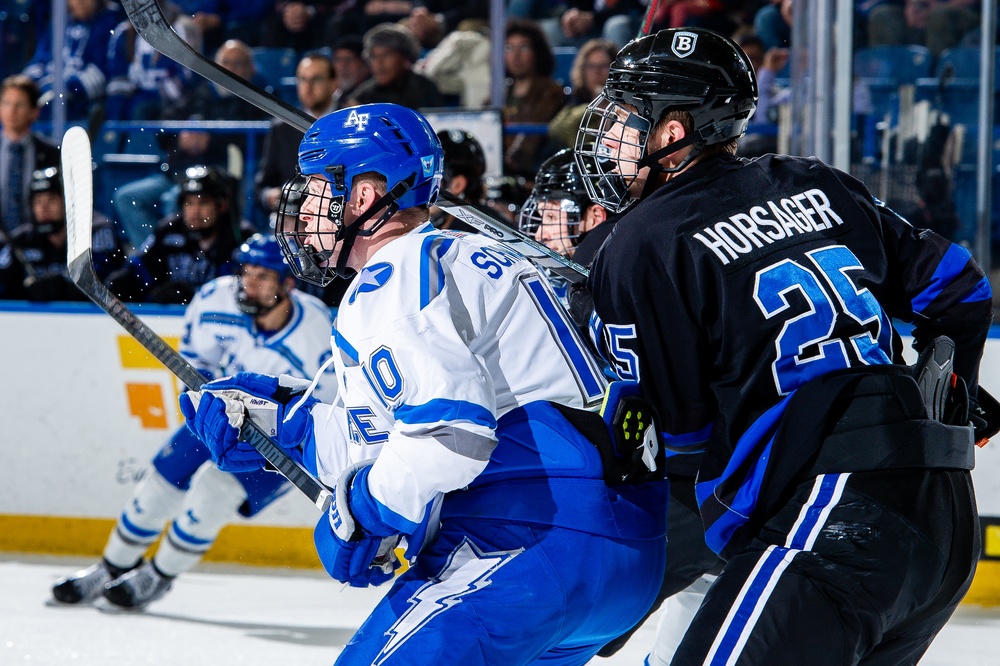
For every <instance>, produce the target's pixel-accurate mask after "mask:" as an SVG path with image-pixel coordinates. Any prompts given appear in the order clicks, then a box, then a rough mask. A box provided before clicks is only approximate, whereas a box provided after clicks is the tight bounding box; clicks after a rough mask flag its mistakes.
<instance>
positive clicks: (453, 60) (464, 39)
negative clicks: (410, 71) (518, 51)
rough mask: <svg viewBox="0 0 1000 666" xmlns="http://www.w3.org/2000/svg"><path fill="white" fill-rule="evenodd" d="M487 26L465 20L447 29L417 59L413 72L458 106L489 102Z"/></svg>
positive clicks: (474, 106) (471, 20)
mask: <svg viewBox="0 0 1000 666" xmlns="http://www.w3.org/2000/svg"><path fill="white" fill-rule="evenodd" d="M488 33H489V26H488V25H485V26H484V25H483V24H482V22H481V21H480V20H478V19H468V20H467V21H463V22H462V23H460V24H459V26H458V28H456V29H455V30H453V31H452V32H449V33H448V34H447V35H446V36H445V38H444V39H442V40H441V43H439V44H438V45H437V46H435V47H434V48H433V49H431V50H430V51H428V52H427V54H426V55H425V56H424V57H423V58H421V59H420V60H419V61H417V64H416V65H414V71H416V72H418V73H420V74H423V75H424V76H426V77H427V78H429V79H430V80H431V81H433V82H434V84H435V85H436V86H437V87H438V90H440V91H441V93H442V94H444V95H445V96H450V97H452V98H457V100H458V105H459V106H462V107H466V108H480V107H483V106H486V105H488V104H489V103H490V79H491V76H490V58H491V53H490V39H489V37H488V36H487V35H488Z"/></svg>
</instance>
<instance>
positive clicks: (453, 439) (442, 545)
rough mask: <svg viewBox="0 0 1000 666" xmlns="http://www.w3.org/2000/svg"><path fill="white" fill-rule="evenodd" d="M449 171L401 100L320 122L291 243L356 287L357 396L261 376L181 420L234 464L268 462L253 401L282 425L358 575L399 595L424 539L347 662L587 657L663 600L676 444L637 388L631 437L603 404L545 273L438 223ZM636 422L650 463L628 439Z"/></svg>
mask: <svg viewBox="0 0 1000 666" xmlns="http://www.w3.org/2000/svg"><path fill="white" fill-rule="evenodd" d="M442 159H443V151H442V147H441V142H440V141H439V139H438V138H437V137H436V136H435V134H434V131H433V129H432V128H431V127H430V125H429V123H428V122H427V120H426V119H425V118H423V117H422V116H421V115H419V114H418V113H417V112H415V111H412V110H410V109H407V108H404V107H401V106H397V105H394V104H370V105H362V106H357V107H353V108H349V109H343V110H339V111H335V112H333V113H331V114H329V115H327V116H325V117H323V118H321V119H319V120H317V121H316V122H315V123H314V124H313V126H312V127H311V128H310V129H309V130H308V131H307V132H306V134H305V137H304V138H303V140H302V143H301V144H300V146H299V171H300V175H299V176H297V177H296V178H294V179H293V180H291V181H289V183H287V184H286V186H285V188H284V192H283V194H282V200H281V203H280V205H279V217H278V220H279V222H278V227H277V231H278V236H279V240H280V242H281V243H282V247H283V248H284V250H285V256H286V257H287V258H288V260H289V263H290V264H291V265H292V266H293V269H294V270H295V271H296V273H297V274H298V275H300V276H301V277H302V278H303V279H307V280H314V281H316V282H317V283H319V284H324V283H326V282H329V281H330V280H332V279H333V277H334V276H335V275H352V274H353V275H354V279H353V282H352V283H351V285H350V286H349V288H348V290H347V293H346V294H345V296H344V299H343V300H342V301H341V304H340V309H339V311H338V315H337V322H336V329H337V333H336V339H335V348H334V357H333V359H334V365H335V367H336V374H337V379H338V389H339V396H338V402H337V403H336V404H334V405H331V404H324V403H322V402H318V401H316V399H315V398H312V397H311V396H308V395H307V394H303V395H302V396H299V397H298V398H295V399H288V397H287V391H286V390H284V388H283V384H284V382H282V381H280V380H279V379H277V378H274V377H270V376H266V375H258V374H252V373H241V374H238V375H236V376H235V377H232V378H227V379H222V380H219V381H217V382H212V383H210V384H208V385H206V386H205V387H203V390H202V391H200V392H189V393H185V394H183V395H182V396H181V407H182V410H183V411H184V413H185V415H186V416H187V417H188V423H189V424H190V425H191V427H192V428H193V429H194V430H195V431H196V432H197V433H198V434H199V436H200V437H202V438H203V439H204V440H205V441H206V443H207V444H208V445H209V448H210V449H212V455H213V458H214V459H215V460H216V461H217V462H218V463H219V465H220V467H221V468H222V469H233V468H240V467H242V466H244V465H249V464H255V465H257V466H260V465H263V464H264V461H263V459H261V457H260V455H259V454H258V453H256V451H255V450H253V449H252V448H251V447H249V446H248V445H247V444H245V443H242V442H239V441H238V440H237V430H236V429H235V428H238V427H239V424H241V423H242V419H243V413H244V407H246V408H247V410H248V411H249V414H250V417H251V418H254V417H255V416H256V417H258V418H260V417H261V416H263V417H268V415H273V414H274V413H275V412H274V410H277V421H278V422H279V423H280V424H281V425H280V426H279V427H278V431H277V436H276V439H277V441H278V443H279V444H280V445H281V446H282V447H284V448H286V449H287V450H288V451H289V452H291V453H292V454H293V455H298V456H301V458H302V460H303V463H304V464H305V465H306V466H307V467H308V468H309V469H311V470H313V471H315V473H316V474H317V475H318V476H319V478H320V479H321V480H323V481H324V482H325V483H326V484H328V485H329V486H330V487H332V488H334V490H335V492H334V497H335V500H334V502H333V504H332V506H331V508H330V511H329V515H324V516H322V517H321V519H320V521H319V523H318V524H317V526H316V531H315V540H316V547H317V552H318V553H319V556H320V559H321V560H322V561H323V563H324V565H325V567H326V569H327V571H328V572H329V573H330V574H331V576H333V577H334V578H335V579H337V580H340V581H344V582H347V583H350V584H351V585H356V586H367V585H370V584H379V583H383V582H386V581H388V580H389V579H391V578H392V571H393V566H394V565H393V558H391V557H386V554H387V553H389V552H390V551H391V549H392V547H393V546H394V545H395V544H396V543H397V541H400V540H401V539H403V540H405V543H406V557H407V558H408V559H410V561H411V566H410V567H409V568H408V569H407V570H406V571H405V572H404V573H402V574H401V575H400V576H399V577H398V578H396V579H395V580H394V582H393V583H392V586H391V588H390V589H389V590H388V592H387V594H386V596H385V597H384V598H383V599H382V601H381V602H380V603H379V604H378V606H377V607H376V608H375V609H374V611H373V612H372V613H371V615H370V616H369V617H368V619H367V620H366V621H365V622H364V623H363V624H362V626H361V627H360V628H359V629H358V631H357V633H356V634H355V635H354V637H353V638H352V639H351V640H350V641H349V642H348V644H347V645H346V646H345V648H344V650H343V652H342V653H341V655H340V657H339V659H338V661H337V663H338V664H372V663H380V664H414V663H433V664H527V663H535V662H545V663H548V664H583V663H586V662H587V661H588V660H590V658H591V657H592V656H593V655H594V654H595V653H596V652H597V650H598V649H599V648H600V647H601V646H602V645H603V644H604V643H605V642H607V641H608V640H609V639H610V638H611V637H613V636H616V635H618V634H619V633H621V632H623V631H625V630H626V629H628V628H629V627H631V626H632V625H633V624H635V623H636V622H637V621H638V620H639V619H640V618H641V617H642V616H643V614H644V613H645V611H646V609H647V608H648V607H649V605H650V603H651V602H652V600H653V598H654V596H655V592H656V587H657V585H658V582H659V578H660V572H661V571H662V569H663V560H664V551H665V542H664V539H663V534H664V528H665V526H664V513H665V511H664V506H665V493H666V487H665V486H666V483H665V481H664V480H663V478H662V459H663V458H662V451H659V450H658V444H657V441H656V439H655V438H654V437H652V434H653V433H654V432H655V428H654V426H653V425H652V422H651V420H650V416H649V412H648V410H641V409H638V408H639V407H640V406H639V405H636V404H635V403H631V402H629V401H630V400H631V398H630V397H628V396H627V395H622V396H620V400H616V399H615V395H611V394H609V404H610V405H612V406H613V405H619V406H622V407H624V409H623V411H624V412H627V413H628V414H629V416H630V418H629V419H628V420H627V421H626V422H624V423H623V422H622V421H623V418H619V419H617V420H616V419H613V418H608V417H607V415H608V414H611V413H613V412H614V411H616V410H613V409H610V408H609V409H606V410H605V412H604V413H605V415H606V417H605V418H602V417H601V415H600V414H599V413H598V412H597V407H598V406H599V405H600V404H601V402H602V399H603V398H604V395H605V389H606V383H605V380H604V378H603V376H602V375H601V372H600V368H599V366H598V364H597V362H596V360H595V359H593V358H592V357H590V356H589V355H588V353H587V351H586V348H585V345H584V342H583V340H582V339H581V337H580V336H579V335H578V334H577V333H576V331H575V329H574V328H573V325H572V322H571V321H570V320H569V317H568V314H567V313H566V312H565V311H564V310H562V309H561V308H560V307H559V305H558V303H557V301H556V298H555V295H554V294H553V293H552V291H551V289H550V288H549V287H548V284H547V282H546V280H545V278H544V277H543V276H542V275H541V274H540V273H539V272H538V271H537V270H536V268H535V267H534V266H533V265H532V264H531V263H529V262H528V261H527V260H525V259H524V258H523V257H521V256H520V255H518V254H517V253H515V252H513V251H512V250H510V249H509V248H507V247H506V246H504V245H502V244H500V243H498V242H496V241H493V240H492V239H488V238H485V237H483V236H479V235H475V234H461V233H454V232H449V231H440V230H436V229H434V227H433V226H432V224H431V223H430V221H429V217H430V211H429V206H430V205H431V204H432V203H433V202H434V201H435V199H436V197H437V194H438V189H439V187H440V183H441V177H442V171H443V169H442ZM618 388H620V386H619V385H613V386H612V389H614V390H617V389H618ZM262 402H267V403H268V404H267V405H265V407H266V409H261V408H260V405H261V403H262ZM631 407H635V408H636V409H632V408H631ZM637 411H641V412H642V415H641V418H640V417H639V415H638V414H637ZM227 412H228V414H231V415H232V416H227ZM269 418H272V419H273V416H272V417H269ZM608 421H610V422H611V423H612V424H613V427H612V428H609V426H608V425H607V423H608ZM624 428H628V429H629V436H630V439H629V440H628V444H629V445H630V446H628V447H627V446H626V442H625V437H624V434H621V436H620V438H618V439H613V437H615V436H617V435H618V434H619V431H620V430H621V429H624ZM637 440H638V441H637Z"/></svg>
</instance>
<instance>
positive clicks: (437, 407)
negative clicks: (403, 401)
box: [395, 398, 497, 429]
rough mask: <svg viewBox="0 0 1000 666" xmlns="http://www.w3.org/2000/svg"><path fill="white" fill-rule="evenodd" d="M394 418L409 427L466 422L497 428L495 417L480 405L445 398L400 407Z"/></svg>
mask: <svg viewBox="0 0 1000 666" xmlns="http://www.w3.org/2000/svg"><path fill="white" fill-rule="evenodd" d="M395 417H396V420H397V421H402V422H403V423H409V424H411V425H413V424H419V423H438V422H439V421H468V422H469V423H475V424H476V425H481V426H486V427H487V428H494V429H495V428H496V427H497V420H496V417H495V416H493V413H492V412H490V410H488V409H486V408H485V407H483V406H482V405H477V404H475V403H473V402H466V401H465V400H448V399H446V398H436V399H434V400H431V401H430V402H425V403H424V404H422V405H400V406H399V408H398V409H396V413H395Z"/></svg>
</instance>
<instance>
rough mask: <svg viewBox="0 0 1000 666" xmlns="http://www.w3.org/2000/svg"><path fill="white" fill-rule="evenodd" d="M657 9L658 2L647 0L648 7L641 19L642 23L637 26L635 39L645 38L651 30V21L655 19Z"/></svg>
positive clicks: (658, 0)
mask: <svg viewBox="0 0 1000 666" xmlns="http://www.w3.org/2000/svg"><path fill="white" fill-rule="evenodd" d="M659 7H660V0H649V7H646V14H645V16H643V17H642V23H641V24H640V25H639V34H638V35H636V39H638V38H639V37H645V36H646V35H648V34H649V31H650V30H652V28H653V20H654V19H655V18H656V10H657V9H658V8H659Z"/></svg>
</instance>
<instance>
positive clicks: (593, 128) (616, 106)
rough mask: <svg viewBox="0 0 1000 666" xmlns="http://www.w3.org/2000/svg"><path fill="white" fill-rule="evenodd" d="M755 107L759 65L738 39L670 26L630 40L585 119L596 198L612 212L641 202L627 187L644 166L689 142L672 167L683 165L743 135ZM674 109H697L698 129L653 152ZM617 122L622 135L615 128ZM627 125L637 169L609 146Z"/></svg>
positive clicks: (582, 144) (585, 164)
mask: <svg viewBox="0 0 1000 666" xmlns="http://www.w3.org/2000/svg"><path fill="white" fill-rule="evenodd" d="M623 105H628V106H629V107H634V109H635V111H632V110H631V109H629V108H625V107H624V106H623ZM756 107H757V79H756V76H755V75H754V71H753V66H752V65H751V63H750V59H749V58H748V57H747V55H746V54H745V53H744V52H743V50H742V49H741V48H740V47H739V45H737V44H736V42H734V41H733V40H731V39H729V38H727V37H723V36H721V35H718V34H716V33H714V32H711V31H709V30H704V29H699V28H670V29H667V30H661V31H659V32H657V33H656V34H654V35H648V36H646V37H641V38H639V39H635V40H633V41H631V42H629V43H628V44H627V45H626V46H625V47H624V48H622V50H621V51H619V52H618V55H617V57H616V58H615V60H614V62H613V63H611V69H610V72H609V73H608V80H607V82H606V83H605V86H604V90H603V91H602V93H601V95H600V96H598V98H597V99H596V100H594V101H593V102H591V104H590V105H589V106H588V107H587V111H586V112H585V113H584V117H583V119H582V120H581V121H580V131H579V132H578V134H577V139H576V153H577V161H578V162H579V163H580V167H581V168H582V169H583V171H584V172H585V174H587V189H588V192H590V194H591V198H592V199H594V200H595V201H596V202H598V203H601V204H602V205H604V206H605V207H606V208H609V209H610V210H613V211H616V212H618V211H622V210H624V209H625V208H627V207H628V206H629V205H631V203H634V201H635V199H634V198H630V197H629V195H628V193H627V192H626V190H627V189H628V185H629V184H630V183H631V181H632V180H634V179H635V175H636V174H635V173H634V172H637V171H638V169H639V168H642V167H653V168H661V167H659V165H658V162H659V160H660V159H662V158H663V157H666V156H667V155H669V154H670V153H671V152H674V151H676V150H680V149H681V148H684V147H687V146H689V145H690V146H693V148H692V150H691V152H690V154H689V156H688V158H687V159H686V160H685V161H684V163H683V164H681V165H679V166H678V167H676V168H674V169H671V171H678V170H680V169H682V168H684V166H686V165H687V163H688V162H689V161H690V160H691V159H693V158H694V157H696V156H697V155H698V154H699V153H700V152H701V150H702V149H704V148H705V147H706V146H711V145H715V144H721V143H726V142H728V141H731V140H733V139H737V138H739V137H741V136H742V135H743V133H744V132H745V131H746V127H747V124H748V123H749V121H750V116H751V115H753V112H754V109H756ZM675 110H681V111H687V112H688V113H690V114H691V118H692V120H693V123H694V130H693V132H692V133H691V134H690V135H689V136H688V137H686V138H685V139H684V140H682V141H678V142H675V143H674V144H671V145H670V146H669V147H667V148H665V149H661V150H659V151H657V152H656V154H653V155H648V154H647V151H646V141H647V139H648V138H649V133H650V131H651V130H652V129H653V128H654V127H655V126H656V124H657V123H658V122H659V121H660V120H661V119H662V118H663V116H664V114H665V113H666V112H668V111H675ZM616 124H617V126H618V131H617V133H615V132H613V131H612V128H614V127H615V126H616ZM622 125H624V126H625V127H626V128H628V130H631V134H630V135H629V136H630V138H629V139H628V140H627V141H626V143H631V144H632V145H633V146H635V147H637V148H638V149H639V152H640V157H639V158H638V159H637V160H634V161H633V164H632V167H633V168H634V169H633V170H630V169H628V168H622V165H621V163H620V162H621V160H620V159H619V158H618V156H615V155H612V154H610V153H611V151H610V150H609V148H608V146H607V141H606V138H607V137H608V136H609V135H611V136H614V137H615V140H616V141H620V140H621V137H622V135H623V132H622V131H621V126H622ZM625 134H626V135H628V132H625ZM612 143H614V141H612Z"/></svg>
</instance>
